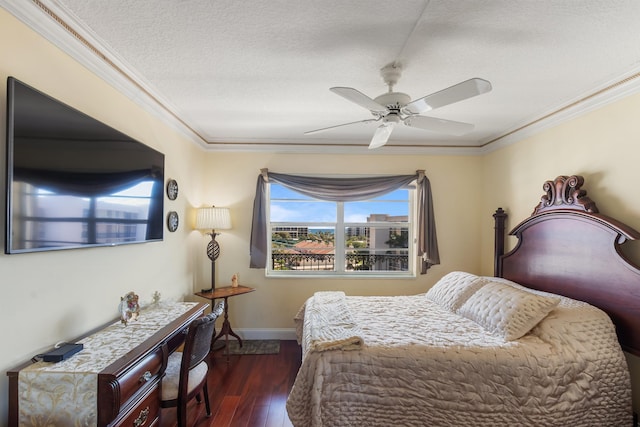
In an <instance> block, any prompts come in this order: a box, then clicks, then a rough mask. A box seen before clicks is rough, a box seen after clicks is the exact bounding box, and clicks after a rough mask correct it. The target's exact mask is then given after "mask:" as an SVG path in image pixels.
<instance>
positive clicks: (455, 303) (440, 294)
mask: <svg viewBox="0 0 640 427" xmlns="http://www.w3.org/2000/svg"><path fill="white" fill-rule="evenodd" d="M488 282H489V280H488V279H486V278H482V277H478V276H476V275H474V274H471V273H465V272H462V271H453V272H451V273H449V274H447V275H445V276H444V277H443V278H442V279H440V280H439V281H438V283H436V284H435V285H433V287H432V288H431V289H429V291H428V292H427V293H426V295H425V296H426V297H427V298H428V299H430V300H431V301H433V302H435V303H438V304H440V305H441V306H442V307H444V308H446V309H448V310H450V311H453V312H455V311H456V310H458V309H459V308H460V307H461V306H462V304H464V303H465V301H466V300H467V299H469V297H470V296H471V295H473V293H474V292H476V291H477V290H478V289H480V288H481V287H482V286H483V285H484V284H485V283H488Z"/></svg>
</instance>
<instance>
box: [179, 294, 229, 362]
mask: <svg viewBox="0 0 640 427" xmlns="http://www.w3.org/2000/svg"><path fill="white" fill-rule="evenodd" d="M223 310H224V301H220V302H219V303H218V304H216V306H215V307H214V308H213V309H212V311H211V313H209V314H208V315H206V316H203V317H200V318H198V319H196V320H194V321H193V322H191V324H190V325H189V330H188V332H187V338H186V339H185V342H184V350H183V355H182V357H183V358H182V366H183V368H186V370H187V371H188V370H190V369H192V368H194V367H196V366H197V365H198V364H199V363H200V362H202V361H203V360H204V359H205V358H206V357H207V355H208V354H209V351H210V349H211V340H212V339H213V334H214V330H215V324H216V319H217V318H218V317H219V316H220V314H221V313H222V311H223ZM187 361H188V363H184V362H187Z"/></svg>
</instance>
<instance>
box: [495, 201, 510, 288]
mask: <svg viewBox="0 0 640 427" xmlns="http://www.w3.org/2000/svg"><path fill="white" fill-rule="evenodd" d="M506 219H507V213H506V212H505V211H504V210H503V209H502V208H498V209H496V213H494V214H493V220H494V222H495V227H494V229H495V237H494V242H495V246H494V252H493V275H494V276H495V277H502V263H501V262H500V257H502V255H504V223H505V220H506Z"/></svg>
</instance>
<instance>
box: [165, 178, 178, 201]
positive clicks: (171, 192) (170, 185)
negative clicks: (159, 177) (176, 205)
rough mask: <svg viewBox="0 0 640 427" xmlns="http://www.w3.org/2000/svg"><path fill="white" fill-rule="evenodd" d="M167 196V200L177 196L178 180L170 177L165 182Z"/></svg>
mask: <svg viewBox="0 0 640 427" xmlns="http://www.w3.org/2000/svg"><path fill="white" fill-rule="evenodd" d="M167 197H168V198H169V200H175V199H177V198H178V182H177V181H176V180H175V179H170V180H169V181H168V182H167Z"/></svg>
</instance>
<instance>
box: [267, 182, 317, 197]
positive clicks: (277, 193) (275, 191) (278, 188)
mask: <svg viewBox="0 0 640 427" xmlns="http://www.w3.org/2000/svg"><path fill="white" fill-rule="evenodd" d="M269 191H270V192H271V199H272V200H273V199H292V200H314V199H313V198H312V197H309V196H305V195H304V194H300V193H298V192H297V191H293V190H289V189H288V188H287V187H284V186H282V185H280V184H270V187H269Z"/></svg>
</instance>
